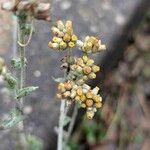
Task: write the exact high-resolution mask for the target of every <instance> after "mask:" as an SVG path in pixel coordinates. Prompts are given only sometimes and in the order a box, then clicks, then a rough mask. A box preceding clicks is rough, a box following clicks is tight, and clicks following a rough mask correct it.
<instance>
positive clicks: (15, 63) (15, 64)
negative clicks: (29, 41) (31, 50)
mask: <svg viewBox="0 0 150 150" xmlns="http://www.w3.org/2000/svg"><path fill="white" fill-rule="evenodd" d="M26 63H27V60H26V59H25V62H24V63H23V64H24V66H22V62H21V59H20V58H13V59H12V60H11V65H12V67H13V68H15V69H20V68H21V67H25V66H26Z"/></svg>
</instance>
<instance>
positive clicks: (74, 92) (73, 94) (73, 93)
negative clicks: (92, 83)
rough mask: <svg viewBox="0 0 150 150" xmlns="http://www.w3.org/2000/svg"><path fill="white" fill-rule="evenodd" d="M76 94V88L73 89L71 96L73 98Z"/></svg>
mask: <svg viewBox="0 0 150 150" xmlns="http://www.w3.org/2000/svg"><path fill="white" fill-rule="evenodd" d="M75 96H76V91H75V90H71V95H70V97H71V98H72V99H73V98H74V97H75Z"/></svg>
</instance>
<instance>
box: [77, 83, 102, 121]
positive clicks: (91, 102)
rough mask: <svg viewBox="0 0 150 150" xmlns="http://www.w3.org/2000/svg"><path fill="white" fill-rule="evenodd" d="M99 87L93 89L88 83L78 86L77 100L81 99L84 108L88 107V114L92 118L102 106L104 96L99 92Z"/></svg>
mask: <svg viewBox="0 0 150 150" xmlns="http://www.w3.org/2000/svg"><path fill="white" fill-rule="evenodd" d="M98 91H99V88H98V87H95V88H94V89H91V87H90V86H88V85H87V84H83V85H82V86H80V87H78V88H77V91H76V93H77V95H76V97H75V100H76V101H79V103H80V104H81V107H82V108H86V110H87V111H86V116H87V118H89V119H92V118H93V116H94V114H95V112H96V111H97V109H99V108H101V107H102V97H101V96H100V95H99V94H98Z"/></svg>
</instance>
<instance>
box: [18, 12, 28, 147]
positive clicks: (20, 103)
mask: <svg viewBox="0 0 150 150" xmlns="http://www.w3.org/2000/svg"><path fill="white" fill-rule="evenodd" d="M25 23H26V18H24V16H22V15H20V16H19V17H18V24H19V27H18V28H19V30H18V32H19V41H20V42H21V43H24V41H25V31H24V30H25V29H24V28H22V26H23V25H25ZM18 46H19V49H18V55H19V57H20V60H21V68H20V70H19V72H18V75H19V76H18V80H19V85H18V89H17V91H18V90H20V89H22V88H23V87H24V84H25V47H23V46H21V45H19V44H18ZM17 101H18V103H17V106H16V107H17V108H16V109H18V110H19V111H20V113H21V114H22V115H23V107H24V106H23V105H24V103H23V101H24V98H23V97H22V98H20V99H18V100H17ZM19 130H20V140H21V143H22V145H23V147H24V149H25V147H26V135H25V131H24V122H23V121H21V122H20V124H19Z"/></svg>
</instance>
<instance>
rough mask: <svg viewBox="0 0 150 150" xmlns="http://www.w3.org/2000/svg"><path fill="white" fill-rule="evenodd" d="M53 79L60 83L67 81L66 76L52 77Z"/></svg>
mask: <svg viewBox="0 0 150 150" xmlns="http://www.w3.org/2000/svg"><path fill="white" fill-rule="evenodd" d="M52 79H53V80H54V81H55V82H59V83H63V82H64V81H65V79H64V78H54V77H52Z"/></svg>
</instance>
